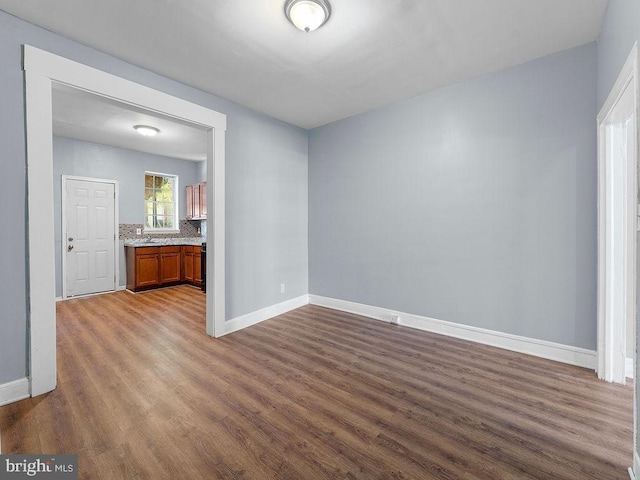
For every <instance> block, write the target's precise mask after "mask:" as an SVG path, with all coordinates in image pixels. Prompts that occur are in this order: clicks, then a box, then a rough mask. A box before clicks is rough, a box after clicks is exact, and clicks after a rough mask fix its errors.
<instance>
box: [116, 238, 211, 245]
mask: <svg viewBox="0 0 640 480" xmlns="http://www.w3.org/2000/svg"><path fill="white" fill-rule="evenodd" d="M206 241H207V239H206V238H202V237H185V238H151V241H149V240H147V239H146V238H140V239H138V238H136V239H133V238H128V239H126V240H125V241H124V246H125V247H163V246H166V245H196V246H199V245H202V242H206Z"/></svg>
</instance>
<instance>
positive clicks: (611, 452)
mask: <svg viewBox="0 0 640 480" xmlns="http://www.w3.org/2000/svg"><path fill="white" fill-rule="evenodd" d="M57 312H58V339H57V341H58V375H59V380H58V388H57V389H56V390H55V391H54V392H52V393H50V394H48V395H44V396H41V397H37V398H34V399H28V400H24V401H21V402H17V403H14V404H11V405H7V406H5V407H2V408H0V426H1V428H2V448H3V452H2V453H78V454H79V462H80V478H103V479H119V478H136V479H146V478H153V479H187V478H188V479H198V478H202V479H222V478H228V479H236V478H246V479H304V480H312V479H333V478H336V479H338V478H339V479H377V478H380V479H409V478H411V479H430V478H434V479H458V478H461V479H492V480H493V479H597V480H606V479H628V474H627V472H626V469H627V467H628V466H630V465H631V463H632V444H633V440H632V388H631V386H619V385H611V384H607V383H603V382H600V381H598V380H597V379H596V378H595V376H594V373H593V372H592V371H588V370H585V369H581V368H576V367H571V366H568V365H563V364H559V363H555V362H551V361H547V360H543V359H539V358H535V357H529V356H526V355H520V354H517V353H513V352H508V351H505V350H500V349H496V348H492V347H487V346H483V345H477V344H472V343H469V342H466V341H463V340H457V339H453V338H448V337H443V336H438V335H434V334H429V333H426V332H419V331H416V330H411V329H408V328H404V327H398V326H392V325H387V324H383V323H380V322H377V321H373V320H369V319H364V318H362V317H358V316H356V315H350V314H345V313H340V312H336V311H332V310H329V309H324V308H320V307H314V306H306V307H303V308H300V309H298V310H295V311H293V312H290V313H288V314H285V315H282V316H280V317H278V318H275V319H272V320H269V321H266V322H263V323H261V324H259V325H256V326H254V327H251V328H248V329H245V330H243V331H240V332H236V333H234V334H231V335H228V336H226V337H224V338H221V339H217V340H216V339H211V338H210V337H207V336H206V334H205V333H204V295H203V294H202V293H201V292H200V291H198V290H197V289H194V288H192V287H186V286H183V287H176V288H172V289H165V290H159V291H150V292H146V293H141V294H137V295H132V294H130V293H128V292H118V293H114V294H109V295H102V296H96V297H91V298H85V299H78V300H70V301H66V302H61V303H59V304H58V306H57Z"/></svg>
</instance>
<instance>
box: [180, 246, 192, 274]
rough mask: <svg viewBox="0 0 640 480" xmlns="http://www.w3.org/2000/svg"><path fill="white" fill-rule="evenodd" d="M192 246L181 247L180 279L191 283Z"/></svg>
mask: <svg viewBox="0 0 640 480" xmlns="http://www.w3.org/2000/svg"><path fill="white" fill-rule="evenodd" d="M193 267H194V263H193V247H182V280H184V281H185V282H189V283H193V278H194V276H193V275H194V268H193Z"/></svg>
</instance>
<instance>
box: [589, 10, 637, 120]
mask: <svg viewBox="0 0 640 480" xmlns="http://www.w3.org/2000/svg"><path fill="white" fill-rule="evenodd" d="M637 41H640V2H639V1H638V0H609V5H608V7H607V14H606V15H605V17H604V21H603V22H602V29H601V30H600V35H599V36H598V111H599V110H600V109H601V108H602V105H603V104H604V102H605V100H606V99H607V96H608V95H609V92H610V91H611V88H612V87H613V84H614V83H615V81H616V79H617V78H618V75H619V74H620V70H621V69H622V66H623V65H624V62H625V61H626V60H627V57H628V56H629V53H631V49H632V48H633V44H634V43H635V42H637Z"/></svg>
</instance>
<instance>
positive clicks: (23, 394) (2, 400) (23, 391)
mask: <svg viewBox="0 0 640 480" xmlns="http://www.w3.org/2000/svg"><path fill="white" fill-rule="evenodd" d="M29 396H30V392H29V379H28V378H26V377H25V378H19V379H18V380H14V381H12V382H8V383H3V384H1V385H0V407H1V406H2V405H7V404H8V403H13V402H17V401H18V400H24V399H25V398H29Z"/></svg>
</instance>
